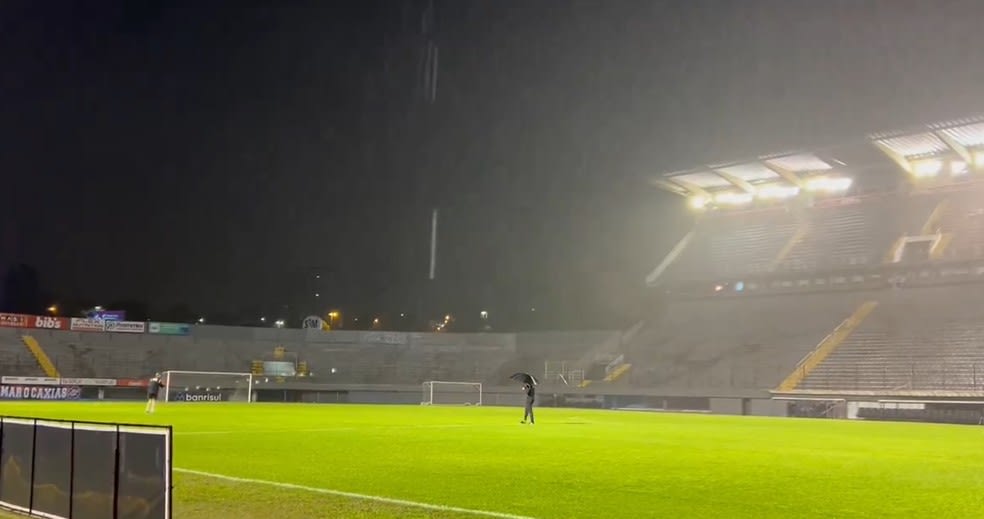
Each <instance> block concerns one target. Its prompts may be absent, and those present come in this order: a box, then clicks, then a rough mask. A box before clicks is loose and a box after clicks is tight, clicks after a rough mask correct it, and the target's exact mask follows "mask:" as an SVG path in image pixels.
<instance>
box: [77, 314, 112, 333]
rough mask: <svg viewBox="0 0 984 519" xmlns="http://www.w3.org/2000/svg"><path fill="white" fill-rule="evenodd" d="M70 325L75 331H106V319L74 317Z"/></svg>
mask: <svg viewBox="0 0 984 519" xmlns="http://www.w3.org/2000/svg"><path fill="white" fill-rule="evenodd" d="M69 326H70V329H71V330H72V331H73V332H104V331H106V321H100V320H98V319H82V318H80V317H73V318H72V321H71V323H69Z"/></svg>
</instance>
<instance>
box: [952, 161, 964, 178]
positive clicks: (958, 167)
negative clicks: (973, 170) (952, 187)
mask: <svg viewBox="0 0 984 519" xmlns="http://www.w3.org/2000/svg"><path fill="white" fill-rule="evenodd" d="M950 174H951V175H953V176H957V175H965V174H967V163H966V162H964V161H962V160H951V161H950Z"/></svg>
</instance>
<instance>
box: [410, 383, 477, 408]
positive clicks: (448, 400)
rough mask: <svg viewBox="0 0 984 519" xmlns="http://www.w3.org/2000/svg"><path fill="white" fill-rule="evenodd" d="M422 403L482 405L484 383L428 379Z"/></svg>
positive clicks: (424, 386) (424, 387) (424, 385)
mask: <svg viewBox="0 0 984 519" xmlns="http://www.w3.org/2000/svg"><path fill="white" fill-rule="evenodd" d="M420 405H482V383H481V382H447V381H443V380H428V381H427V382H424V384H423V397H422V398H421V400H420Z"/></svg>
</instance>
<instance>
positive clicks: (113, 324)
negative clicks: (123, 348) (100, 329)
mask: <svg viewBox="0 0 984 519" xmlns="http://www.w3.org/2000/svg"><path fill="white" fill-rule="evenodd" d="M146 330H147V323H145V322H143V321H106V331H107V332H113V333H143V332H145V331H146Z"/></svg>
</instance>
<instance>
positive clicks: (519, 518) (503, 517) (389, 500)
mask: <svg viewBox="0 0 984 519" xmlns="http://www.w3.org/2000/svg"><path fill="white" fill-rule="evenodd" d="M174 470H175V471H176V472H183V473H185V474H194V475H196V476H204V477H209V478H214V479H221V480H223V481H232V482H235V483H250V484H253V485H267V486H271V487H277V488H286V489H290V490H303V491H305V492H313V493H316V494H325V495H330V496H338V497H347V498H349V499H361V500H364V501H372V502H375V503H386V504H390V505H398V506H407V507H413V508H422V509H424V510H434V511H439V512H455V513H459V514H469V515H478V516H483V517H498V518H499V519H534V518H533V517H530V516H525V515H515V514H506V513H502V512H493V511H491V510H475V509H472V508H460V507H457V506H446V505H435V504H431V503H421V502H419V501H409V500H406V499H396V498H393V497H383V496H371V495H368V494H356V493H355V492H344V491H342V490H332V489H329V488H318V487H309V486H307V485H295V484H294V483H281V482H278V481H267V480H263V479H252V478H237V477H234V476H226V475H224V474H214V473H212V472H203V471H200V470H191V469H182V468H178V467H175V468H174Z"/></svg>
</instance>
